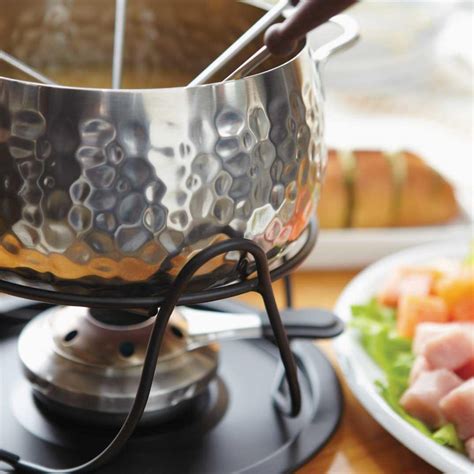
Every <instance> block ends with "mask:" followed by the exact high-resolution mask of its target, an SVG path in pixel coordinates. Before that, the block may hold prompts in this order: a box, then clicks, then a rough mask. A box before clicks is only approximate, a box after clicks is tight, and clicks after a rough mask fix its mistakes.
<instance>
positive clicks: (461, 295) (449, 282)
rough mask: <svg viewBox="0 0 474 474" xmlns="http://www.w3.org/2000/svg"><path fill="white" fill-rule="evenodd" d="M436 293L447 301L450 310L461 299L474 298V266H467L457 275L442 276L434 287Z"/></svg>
mask: <svg viewBox="0 0 474 474" xmlns="http://www.w3.org/2000/svg"><path fill="white" fill-rule="evenodd" d="M434 292H435V294H436V295H438V296H440V297H441V298H443V299H444V300H445V301H446V304H447V305H448V308H449V310H452V309H453V308H454V306H455V305H456V304H457V303H459V302H460V301H466V300H472V299H473V298H474V268H471V267H465V268H463V269H462V270H461V271H460V272H459V273H458V274H457V275H450V276H446V277H444V278H440V279H439V280H438V281H437V282H436V284H435V288H434Z"/></svg>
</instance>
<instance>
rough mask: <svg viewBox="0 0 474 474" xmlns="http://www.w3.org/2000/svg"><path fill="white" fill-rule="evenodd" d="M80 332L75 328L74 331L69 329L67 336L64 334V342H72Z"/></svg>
mask: <svg viewBox="0 0 474 474" xmlns="http://www.w3.org/2000/svg"><path fill="white" fill-rule="evenodd" d="M78 334H79V333H78V332H77V331H76V330H75V329H73V330H72V331H69V332H68V333H67V334H66V335H65V336H64V342H65V343H67V342H71V341H72V340H73V339H75V338H76V336H77V335H78Z"/></svg>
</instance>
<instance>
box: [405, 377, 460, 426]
mask: <svg viewBox="0 0 474 474" xmlns="http://www.w3.org/2000/svg"><path fill="white" fill-rule="evenodd" d="M461 383H462V380H461V379H460V378H459V377H458V376H457V375H456V374H454V373H453V372H451V371H449V370H446V369H439V370H433V371H431V372H423V373H421V374H420V375H419V376H418V378H417V379H416V380H415V382H414V383H413V385H412V386H411V387H410V388H408V390H406V391H405V393H404V394H403V396H402V398H401V399H400V404H401V405H402V407H403V408H405V410H406V411H407V412H408V413H409V414H410V415H412V416H414V417H416V418H418V419H420V420H421V421H423V422H424V423H426V424H427V425H428V426H429V427H430V428H439V427H440V426H441V425H443V423H444V422H445V418H444V416H443V413H442V411H441V409H440V406H439V402H440V400H441V399H442V398H443V397H444V396H445V395H446V394H448V393H449V392H450V391H451V390H453V389H454V388H456V387H458V386H459V385H461Z"/></svg>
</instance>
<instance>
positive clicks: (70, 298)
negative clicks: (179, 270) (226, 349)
mask: <svg viewBox="0 0 474 474" xmlns="http://www.w3.org/2000/svg"><path fill="white" fill-rule="evenodd" d="M305 232H306V235H305V236H303V237H304V238H305V242H304V244H303V246H302V247H301V249H299V251H298V252H297V253H296V255H293V256H291V257H289V258H287V257H284V258H283V263H282V264H281V265H279V266H278V267H277V268H275V269H274V270H272V271H270V278H271V281H276V280H279V279H280V278H282V277H284V276H286V275H288V274H289V273H291V272H292V271H293V270H295V269H296V268H297V267H298V266H299V265H300V264H301V263H302V262H303V261H304V260H305V259H306V257H307V256H308V255H309V254H310V252H311V251H312V250H313V247H314V245H315V244H316V239H317V235H318V227H317V224H316V221H315V220H312V221H311V222H310V224H309V226H308V228H307V229H306V231H305ZM227 242H233V245H235V249H236V250H238V251H240V252H241V253H243V258H242V262H244V261H245V260H246V257H245V253H246V252H247V251H246V250H245V246H246V245H247V243H249V242H250V243H252V241H250V240H247V239H240V238H232V239H229V240H226V241H223V242H219V243H217V244H214V245H212V246H211V247H208V248H207V249H204V250H202V251H201V252H200V253H199V254H198V255H196V257H199V256H200V255H203V256H205V255H206V254H205V253H203V252H207V251H209V250H210V249H214V248H223V247H219V246H221V245H223V244H226V243H227ZM239 244H242V245H243V247H241V246H240V245H239ZM221 253H225V250H222V251H220V252H218V253H217V255H220V254H221ZM201 258H202V257H201ZM244 259H245V260H244ZM203 260H204V259H203ZM265 260H266V257H265ZM206 261H207V260H206ZM189 263H191V262H189ZM265 264H266V265H267V266H268V263H267V262H265ZM183 270H184V268H183ZM254 271H255V265H253V263H251V264H249V265H242V271H241V275H240V280H237V281H236V282H235V283H232V284H230V285H225V286H218V287H213V288H209V289H204V290H199V291H196V292H189V291H186V293H183V294H180V295H179V299H178V302H177V304H178V305H193V304H200V303H207V302H209V301H215V300H221V299H226V298H233V297H234V296H238V295H241V294H243V293H248V292H251V291H257V292H259V285H260V283H259V280H258V277H254V278H249V275H250V274H251V273H253V272H254ZM172 291H173V289H172V288H170V289H169V290H168V291H167V292H166V294H165V295H155V296H153V295H152V296H146V297H133V296H132V297H130V296H128V297H127V296H124V297H115V296H96V295H80V294H75V293H66V292H56V291H52V290H45V289H40V288H33V287H29V286H25V285H20V284H17V283H12V282H10V281H3V280H1V279H0V292H1V293H7V294H10V295H14V296H20V297H22V298H28V299H33V300H36V301H42V302H45V303H50V304H57V305H67V306H84V307H88V308H103V309H122V310H123V309H124V308H129V309H138V308H146V309H149V308H156V307H157V306H161V305H162V304H163V303H164V301H165V299H166V298H167V295H169V294H170V292H172Z"/></svg>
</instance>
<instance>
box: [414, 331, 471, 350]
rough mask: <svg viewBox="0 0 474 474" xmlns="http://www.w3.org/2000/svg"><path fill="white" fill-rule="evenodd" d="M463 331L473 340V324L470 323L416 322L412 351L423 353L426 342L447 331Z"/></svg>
mask: <svg viewBox="0 0 474 474" xmlns="http://www.w3.org/2000/svg"><path fill="white" fill-rule="evenodd" d="M459 329H461V330H462V331H465V332H466V333H467V334H468V335H469V336H470V337H471V338H472V339H473V341H474V324H472V323H421V324H418V326H417V327H416V331H415V338H414V339H413V352H414V353H415V354H416V355H418V354H424V352H425V346H426V343H427V342H429V341H430V340H431V339H434V338H436V337H437V336H440V335H442V334H446V333H447V332H448V331H453V330H459Z"/></svg>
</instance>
